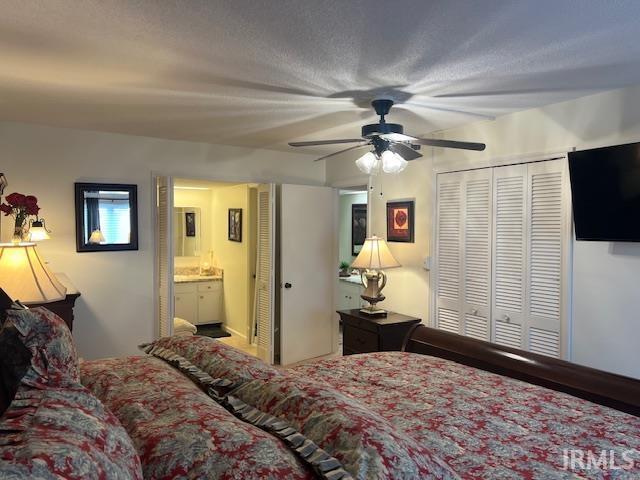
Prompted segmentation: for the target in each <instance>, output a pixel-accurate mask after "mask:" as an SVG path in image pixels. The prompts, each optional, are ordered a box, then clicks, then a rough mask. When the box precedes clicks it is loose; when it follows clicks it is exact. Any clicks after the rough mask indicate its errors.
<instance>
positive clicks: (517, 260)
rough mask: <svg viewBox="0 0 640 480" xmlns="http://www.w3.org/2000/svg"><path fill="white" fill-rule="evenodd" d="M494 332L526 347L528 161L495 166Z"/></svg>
mask: <svg viewBox="0 0 640 480" xmlns="http://www.w3.org/2000/svg"><path fill="white" fill-rule="evenodd" d="M493 179H494V180H493V205H494V225H493V301H492V308H491V311H492V318H493V326H492V328H493V335H492V339H493V341H494V342H495V343H498V344H500V345H506V346H509V347H514V348H525V341H524V337H525V334H524V328H525V326H524V324H525V313H526V304H527V299H526V282H527V275H526V271H527V261H526V256H527V251H526V250H527V249H526V246H527V241H526V239H527V202H526V200H527V165H514V166H508V167H496V168H494V169H493Z"/></svg>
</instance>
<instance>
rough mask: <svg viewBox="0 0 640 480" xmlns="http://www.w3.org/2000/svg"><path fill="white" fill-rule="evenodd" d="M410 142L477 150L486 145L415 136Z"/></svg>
mask: <svg viewBox="0 0 640 480" xmlns="http://www.w3.org/2000/svg"><path fill="white" fill-rule="evenodd" d="M411 143H417V144H418V145H428V146H430V147H440V148H459V149H461V150H477V151H479V152H481V151H482V150H484V149H485V148H486V145H485V144H484V143H474V142H458V141H456V140H436V139H434V138H416V139H415V140H412V141H411Z"/></svg>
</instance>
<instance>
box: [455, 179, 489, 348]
mask: <svg viewBox="0 0 640 480" xmlns="http://www.w3.org/2000/svg"><path fill="white" fill-rule="evenodd" d="M492 177H493V170H492V169H490V168H485V169H481V170H472V171H469V172H465V175H464V177H463V180H462V199H463V200H462V204H463V213H462V219H463V220H462V237H461V238H462V275H463V283H462V299H463V302H462V316H461V317H462V329H461V330H462V331H461V333H463V334H464V335H467V336H469V337H473V338H477V339H478V340H487V341H489V340H490V338H491V329H490V319H491V224H492V203H493V198H492V195H491V191H492V182H493V180H492Z"/></svg>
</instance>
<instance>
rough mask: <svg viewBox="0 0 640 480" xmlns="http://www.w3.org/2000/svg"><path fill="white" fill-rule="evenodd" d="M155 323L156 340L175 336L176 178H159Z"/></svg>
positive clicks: (156, 221) (157, 185) (156, 219)
mask: <svg viewBox="0 0 640 480" xmlns="http://www.w3.org/2000/svg"><path fill="white" fill-rule="evenodd" d="M155 213H156V215H155V227H156V238H155V240H156V243H155V247H156V248H155V254H156V281H157V285H156V289H157V290H156V291H157V293H156V321H157V329H156V332H155V333H156V336H157V337H167V336H170V335H173V317H174V297H173V245H172V241H171V240H172V238H173V237H172V234H171V233H172V231H173V178H171V177H156V212H155Z"/></svg>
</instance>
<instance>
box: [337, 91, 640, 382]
mask: <svg viewBox="0 0 640 480" xmlns="http://www.w3.org/2000/svg"><path fill="white" fill-rule="evenodd" d="M440 136H441V137H442V138H448V139H459V140H470V141H477V142H485V143H486V144H487V149H486V150H485V151H484V152H465V151H460V150H445V149H430V150H429V149H426V150H423V154H424V155H425V157H426V158H424V159H421V160H418V161H415V162H411V163H410V164H409V167H408V168H407V169H406V170H405V171H404V172H403V173H401V174H399V175H397V176H391V175H385V176H381V177H379V179H378V180H377V181H378V183H380V185H379V186H378V190H379V192H378V197H380V195H379V193H380V192H382V193H383V194H384V195H383V197H381V198H384V199H390V197H392V196H406V197H411V196H415V197H416V216H417V218H416V220H417V222H418V223H417V224H416V243H415V244H413V245H411V244H409V245H400V244H391V249H392V252H393V253H394V255H397V256H398V259H399V260H400V262H401V263H402V264H403V268H402V269H398V270H396V271H390V272H389V277H390V278H389V284H390V286H389V287H388V289H387V291H386V293H387V296H388V297H389V300H388V301H387V302H386V303H387V308H392V309H397V310H398V311H400V312H403V313H409V314H416V313H419V312H421V314H422V318H423V319H425V318H428V317H427V314H428V312H429V300H428V299H429V296H430V292H429V281H428V276H427V275H426V274H425V273H423V271H421V270H420V268H419V265H418V263H419V262H420V261H421V258H422V257H423V256H424V255H427V254H429V253H430V252H431V250H430V245H429V241H430V239H431V232H432V228H433V225H432V221H431V216H432V215H431V214H432V208H433V206H432V201H433V199H432V184H433V176H434V174H433V169H434V168H435V169H440V168H450V167H461V168H466V167H469V166H473V165H482V164H488V163H491V162H492V161H493V160H495V159H500V158H503V157H509V156H521V155H527V154H535V153H542V152H558V151H568V150H569V149H571V148H572V147H576V148H578V149H585V148H592V147H598V146H603V145H615V144H621V143H628V142H637V141H640V87H631V88H625V89H620V90H615V91H611V92H605V93H601V94H597V95H592V96H588V97H583V98H580V99H577V100H572V101H568V102H563V103H559V104H555V105H550V106H547V107H543V108H538V109H533V110H528V111H525V112H519V113H514V114H510V115H505V116H502V117H499V118H498V119H496V120H495V121H483V122H477V123H473V124H469V125H467V126H465V127H462V128H457V129H453V130H449V131H446V132H443V134H442V135H440ZM349 163H350V162H340V160H339V159H335V160H329V161H328V162H327V181H328V182H329V183H335V182H338V181H341V180H342V179H344V178H351V177H354V176H356V175H357V170H355V167H354V166H352V165H350V164H349ZM372 197H373V198H374V199H376V193H374V194H373V195H372ZM383 203H384V201H383V200H379V201H378V202H376V203H374V216H375V219H374V224H377V225H382V224H383V222H384V215H385V212H384V210H383V208H381V207H382V204H383ZM376 228H377V227H376ZM381 231H382V230H381ZM431 253H432V252H431ZM573 263H574V267H573V270H574V274H573V336H572V339H573V356H572V360H573V361H574V362H576V363H580V364H584V365H589V366H593V367H596V368H601V369H604V370H609V371H614V372H618V373H621V374H625V375H629V376H633V377H637V378H640V348H638V340H637V339H638V335H637V329H638V322H639V320H638V313H637V312H638V310H640V295H639V294H638V284H639V283H640V244H621V243H607V242H593V243H590V242H574V257H573ZM392 273H393V276H392ZM401 278H402V279H401ZM396 283H399V284H400V285H399V286H397V285H396Z"/></svg>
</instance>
